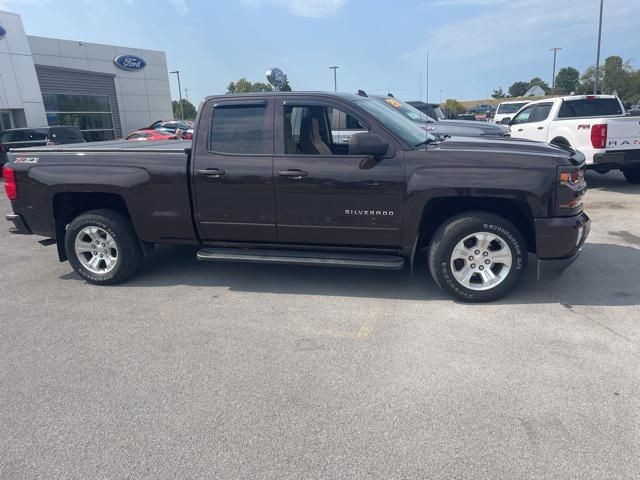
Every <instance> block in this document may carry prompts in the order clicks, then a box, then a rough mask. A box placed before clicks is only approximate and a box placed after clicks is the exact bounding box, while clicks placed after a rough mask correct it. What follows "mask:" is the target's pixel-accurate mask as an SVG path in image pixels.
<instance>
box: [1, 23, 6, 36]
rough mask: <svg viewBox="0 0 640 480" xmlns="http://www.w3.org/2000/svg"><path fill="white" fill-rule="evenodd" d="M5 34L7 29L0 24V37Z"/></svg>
mask: <svg viewBox="0 0 640 480" xmlns="http://www.w3.org/2000/svg"><path fill="white" fill-rule="evenodd" d="M6 36H7V31H6V30H5V29H4V27H3V26H2V25H0V39H2V38H4V37H6Z"/></svg>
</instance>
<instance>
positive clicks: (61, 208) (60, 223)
mask: <svg viewBox="0 0 640 480" xmlns="http://www.w3.org/2000/svg"><path fill="white" fill-rule="evenodd" d="M98 208H109V209H111V210H116V211H118V212H120V213H122V214H123V215H125V216H126V217H127V218H129V211H128V210H127V205H126V203H125V201H124V199H123V198H122V197H121V196H120V195H116V194H114V193H83V192H65V193H58V194H56V195H55V196H54V197H53V218H54V221H55V229H56V241H57V244H58V258H59V259H60V261H64V260H66V259H67V256H66V253H65V250H64V235H65V229H66V227H67V225H68V224H69V222H71V220H73V219H74V218H76V217H77V216H78V215H80V214H82V213H84V212H88V211H90V210H96V209H98Z"/></svg>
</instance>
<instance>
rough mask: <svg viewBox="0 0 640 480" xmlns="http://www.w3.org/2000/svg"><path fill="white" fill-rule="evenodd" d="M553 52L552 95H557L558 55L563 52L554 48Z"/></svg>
mask: <svg viewBox="0 0 640 480" xmlns="http://www.w3.org/2000/svg"><path fill="white" fill-rule="evenodd" d="M550 50H551V51H552V52H553V76H552V77H551V95H555V93H556V55H558V50H562V48H560V47H553V48H551V49H550Z"/></svg>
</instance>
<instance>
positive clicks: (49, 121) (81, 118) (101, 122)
mask: <svg viewBox="0 0 640 480" xmlns="http://www.w3.org/2000/svg"><path fill="white" fill-rule="evenodd" d="M0 3H1V2H0ZM168 118H173V111H172V108H171V94H170V91H169V72H168V69H167V59H166V57H165V54H164V52H161V51H157V50H143V49H140V48H131V47H121V46H116V45H102V44H96V43H88V42H78V41H70V40H60V39H57V38H45V37H35V36H31V35H27V34H26V33H25V31H24V27H23V25H22V20H21V19H20V16H19V15H18V14H16V13H10V12H5V11H1V10H0V131H2V130H5V129H9V128H16V127H44V126H47V125H51V126H53V125H73V126H76V127H78V128H79V129H80V130H81V131H82V134H83V135H84V137H85V139H86V140H87V141H94V140H111V139H113V138H118V137H122V136H124V135H126V134H127V133H128V132H130V131H132V130H136V129H138V128H140V127H146V126H147V125H150V124H151V123H152V122H154V121H156V120H160V119H168Z"/></svg>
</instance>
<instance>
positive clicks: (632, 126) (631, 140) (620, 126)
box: [607, 117, 640, 151]
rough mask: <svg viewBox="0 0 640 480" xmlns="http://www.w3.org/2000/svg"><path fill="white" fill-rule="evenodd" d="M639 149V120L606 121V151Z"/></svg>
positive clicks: (609, 119)
mask: <svg viewBox="0 0 640 480" xmlns="http://www.w3.org/2000/svg"><path fill="white" fill-rule="evenodd" d="M635 148H637V149H640V118H637V117H620V118H608V119H607V151H609V150H613V151H615V150H633V149H635Z"/></svg>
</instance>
